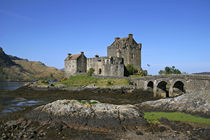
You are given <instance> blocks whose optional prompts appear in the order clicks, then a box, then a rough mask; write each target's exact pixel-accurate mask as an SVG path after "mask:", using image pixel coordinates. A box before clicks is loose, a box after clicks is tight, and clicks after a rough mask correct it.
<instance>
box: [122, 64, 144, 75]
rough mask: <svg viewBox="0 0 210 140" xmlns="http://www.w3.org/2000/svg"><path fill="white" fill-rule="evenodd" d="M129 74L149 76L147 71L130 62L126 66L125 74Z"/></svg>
mask: <svg viewBox="0 0 210 140" xmlns="http://www.w3.org/2000/svg"><path fill="white" fill-rule="evenodd" d="M129 75H138V76H147V71H146V70H143V69H140V68H136V67H135V66H134V65H132V64H128V65H127V66H126V67H125V76H129Z"/></svg>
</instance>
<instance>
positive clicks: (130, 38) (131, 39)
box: [128, 34, 133, 43]
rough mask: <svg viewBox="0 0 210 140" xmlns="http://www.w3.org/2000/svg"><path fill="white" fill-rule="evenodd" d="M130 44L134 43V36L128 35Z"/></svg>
mask: <svg viewBox="0 0 210 140" xmlns="http://www.w3.org/2000/svg"><path fill="white" fill-rule="evenodd" d="M128 38H129V42H131V43H132V42H133V34H128Z"/></svg>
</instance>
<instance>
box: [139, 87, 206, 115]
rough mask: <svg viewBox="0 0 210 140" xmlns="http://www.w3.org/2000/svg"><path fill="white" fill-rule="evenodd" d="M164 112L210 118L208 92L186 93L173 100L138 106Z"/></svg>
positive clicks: (161, 100)
mask: <svg viewBox="0 0 210 140" xmlns="http://www.w3.org/2000/svg"><path fill="white" fill-rule="evenodd" d="M140 107H142V108H146V107H150V108H153V109H158V110H163V111H164V110H165V111H180V112H188V113H193V114H196V113H198V114H201V115H204V116H205V115H207V116H210V91H209V90H207V91H198V92H194V93H187V94H183V95H181V96H178V97H175V98H167V99H160V100H157V101H147V102H144V103H142V104H141V105H140Z"/></svg>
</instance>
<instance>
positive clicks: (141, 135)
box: [0, 100, 210, 140]
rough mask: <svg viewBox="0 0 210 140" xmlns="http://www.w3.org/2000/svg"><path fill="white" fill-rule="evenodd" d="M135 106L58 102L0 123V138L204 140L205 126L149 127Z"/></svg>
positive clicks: (161, 124)
mask: <svg viewBox="0 0 210 140" xmlns="http://www.w3.org/2000/svg"><path fill="white" fill-rule="evenodd" d="M143 116H144V115H143V112H142V111H141V110H139V108H138V107H137V106H136V105H112V104H106V103H100V102H98V101H95V100H92V101H84V100H83V101H76V100H58V101H55V102H52V103H49V104H46V105H42V106H39V107H36V108H35V109H33V110H29V111H27V112H25V113H23V114H22V115H21V116H20V117H19V118H18V119H11V118H5V120H4V119H2V120H1V121H0V134H1V135H0V136H1V139H4V140H6V139H69V138H71V139H119V140H120V139H143V140H148V139H163V140H173V139H180V140H181V139H187V140H188V139H189V140H190V139H204V140H207V139H209V137H210V127H209V125H198V124H189V123H183V122H177V121H169V120H168V119H166V118H161V119H160V120H159V123H156V124H151V123H148V122H147V121H146V120H145V119H144V118H143Z"/></svg>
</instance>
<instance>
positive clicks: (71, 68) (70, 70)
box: [64, 60, 77, 77]
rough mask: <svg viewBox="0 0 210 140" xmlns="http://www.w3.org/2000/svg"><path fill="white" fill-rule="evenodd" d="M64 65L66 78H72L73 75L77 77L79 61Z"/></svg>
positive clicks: (66, 62) (68, 62)
mask: <svg viewBox="0 0 210 140" xmlns="http://www.w3.org/2000/svg"><path fill="white" fill-rule="evenodd" d="M64 63H65V68H64V71H65V77H70V76H71V75H75V74H76V73H77V60H68V61H65V62H64Z"/></svg>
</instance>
